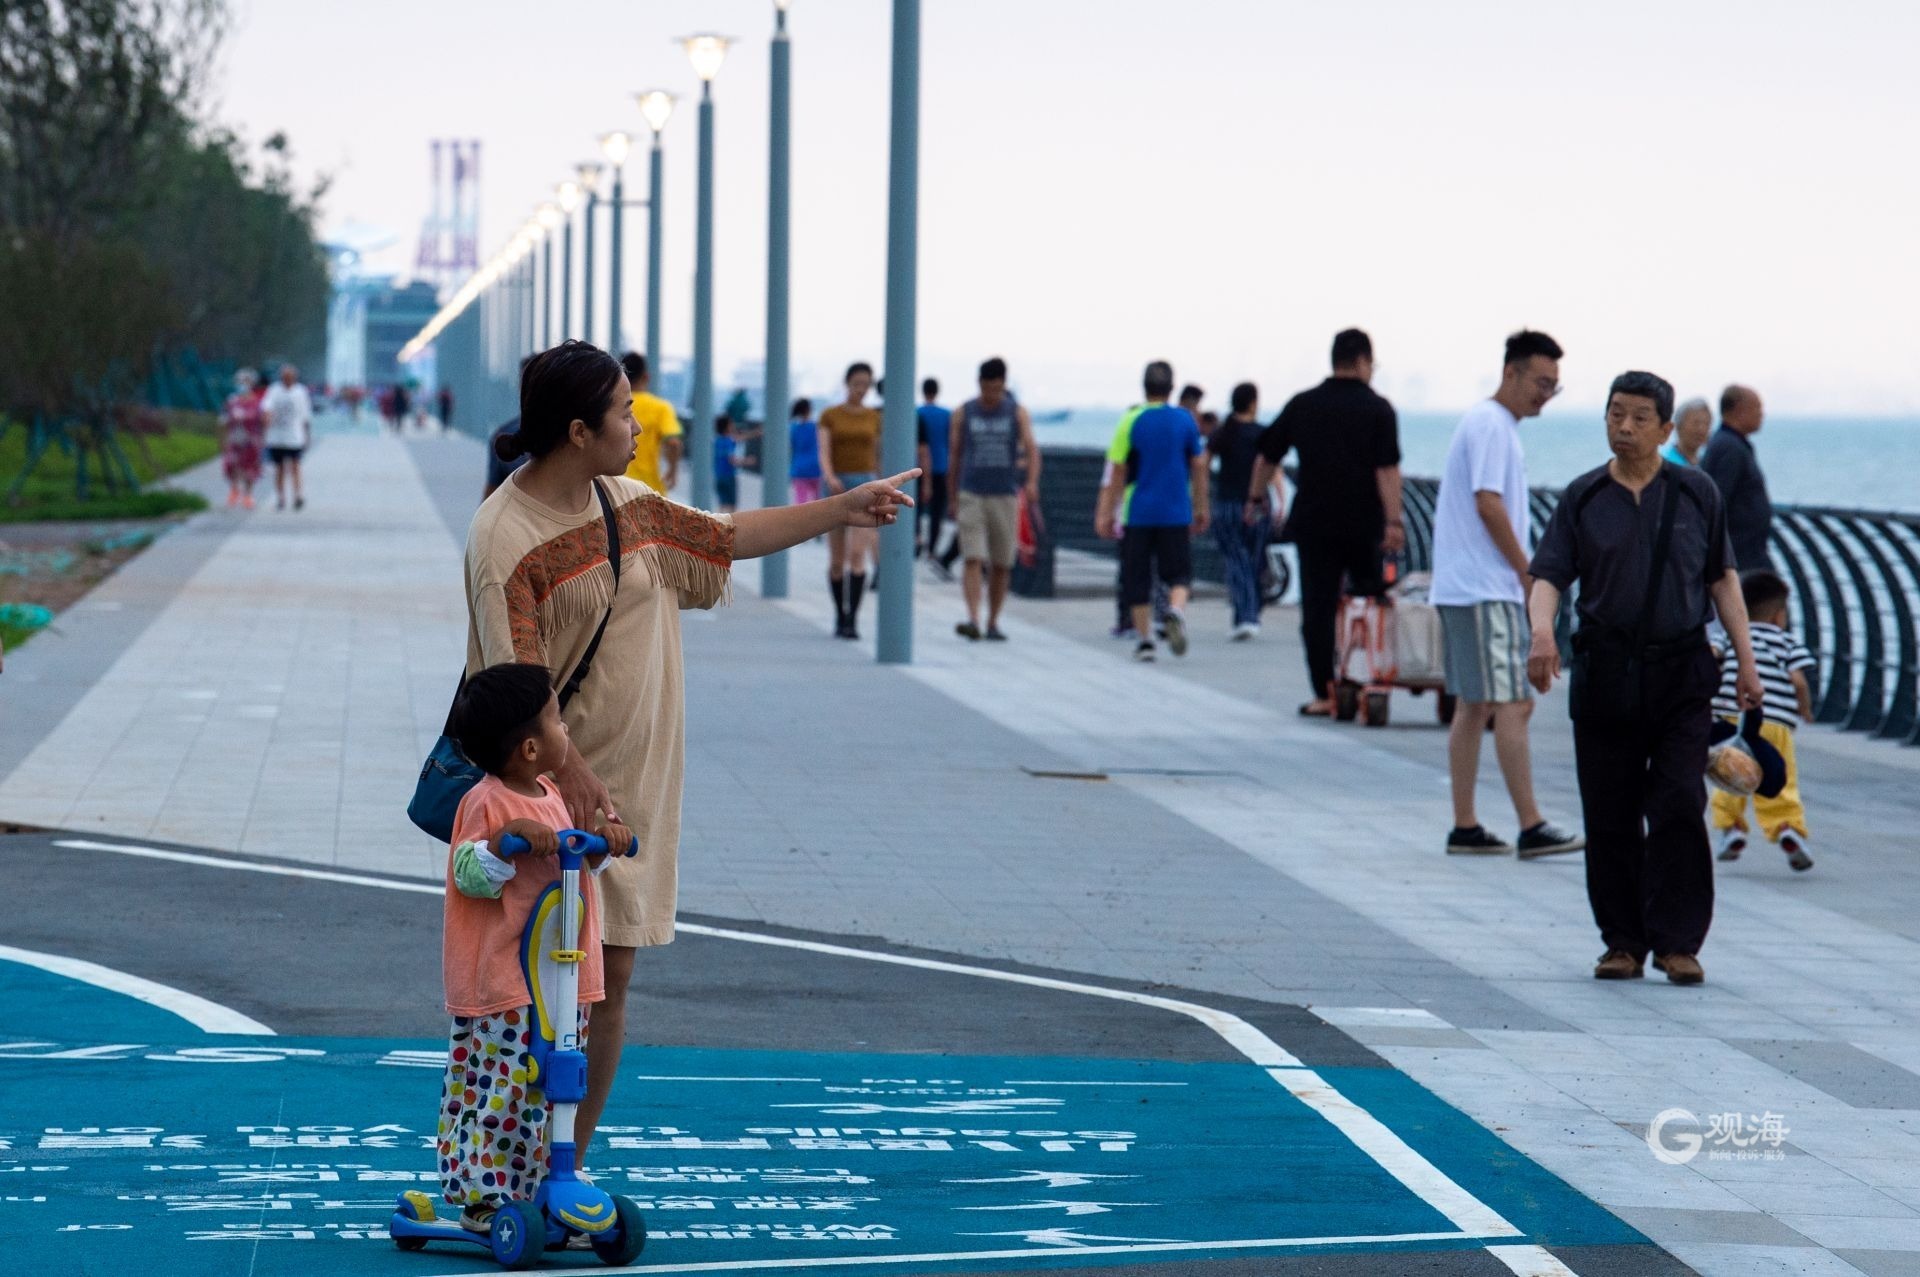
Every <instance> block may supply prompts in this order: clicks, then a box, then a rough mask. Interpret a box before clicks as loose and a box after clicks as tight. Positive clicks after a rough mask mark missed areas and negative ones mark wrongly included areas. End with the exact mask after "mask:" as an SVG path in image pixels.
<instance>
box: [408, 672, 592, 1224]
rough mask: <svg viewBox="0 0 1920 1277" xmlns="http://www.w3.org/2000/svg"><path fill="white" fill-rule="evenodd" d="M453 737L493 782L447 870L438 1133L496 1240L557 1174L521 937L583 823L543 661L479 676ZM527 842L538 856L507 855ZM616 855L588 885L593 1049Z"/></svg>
mask: <svg viewBox="0 0 1920 1277" xmlns="http://www.w3.org/2000/svg"><path fill="white" fill-rule="evenodd" d="M449 727H450V734H451V735H452V736H453V738H454V740H455V741H456V742H458V744H459V746H460V748H461V751H462V752H464V753H465V754H466V756H467V758H468V759H469V760H471V761H472V762H473V764H474V765H475V766H476V767H479V768H481V769H482V770H484V771H485V772H486V773H487V775H486V777H485V779H483V780H482V781H481V782H480V783H479V784H478V785H475V786H474V787H473V788H472V789H471V790H469V791H468V793H467V795H466V797H465V798H463V799H461V801H460V809H459V813H458V814H457V815H456V816H455V818H454V824H453V839H452V854H451V855H450V856H449V857H448V860H447V894H446V934H445V938H444V941H443V947H442V954H441V962H442V972H443V975H444V978H445V982H446V1004H447V1010H448V1011H449V1012H450V1013H451V1014H452V1016H453V1034H452V1041H451V1042H450V1044H449V1046H448V1051H447V1075H446V1085H445V1088H444V1090H443V1092H442V1094H441V1099H440V1114H439V1123H438V1151H439V1158H440V1188H441V1193H442V1195H443V1196H444V1197H445V1199H446V1201H447V1202H448V1203H450V1204H452V1205H454V1206H458V1207H460V1208H461V1214H460V1226H461V1227H462V1228H465V1229H467V1230H469V1231H471V1232H476V1233H482V1234H484V1233H486V1232H487V1230H488V1227H489V1225H490V1224H491V1222H492V1219H493V1214H494V1211H495V1210H496V1209H497V1208H498V1207H499V1206H500V1204H501V1203H502V1202H504V1201H509V1200H513V1199H516V1198H519V1199H524V1198H530V1197H532V1196H533V1193H534V1190H535V1189H536V1188H538V1187H539V1185H540V1182H541V1181H542V1180H543V1179H544V1178H545V1177H546V1173H547V1149H546V1127H547V1101H546V1097H545V1096H544V1095H543V1094H541V1091H540V1088H539V1087H537V1086H534V1085H530V1084H529V1083H528V1080H527V1073H528V1070H527V1043H528V1025H529V1024H530V1023H531V1020H532V1010H531V1008H532V1003H533V994H532V992H531V991H530V990H529V989H528V988H527V981H526V977H525V976H524V975H523V974H522V972H521V969H520V941H521V935H522V932H523V930H524V928H525V926H526V923H527V917H528V915H529V914H530V913H531V912H532V910H533V907H534V904H535V902H536V901H537V900H538V899H539V897H540V894H541V892H542V891H543V890H544V889H545V888H546V886H547V884H549V883H551V882H554V881H556V880H558V878H559V869H558V868H557V867H556V861H555V860H554V855H555V853H556V852H557V851H558V850H559V839H558V838H557V837H556V836H555V832H554V831H555V830H559V829H566V828H568V827H569V826H570V824H571V823H572V822H571V821H570V820H569V818H568V815H567V806H566V803H565V802H564V801H562V799H561V797H560V791H559V790H558V789H556V788H555V787H554V784H553V782H552V781H551V780H549V779H548V778H547V775H546V774H547V773H548V772H550V771H552V770H553V769H554V768H556V767H558V766H559V765H560V763H561V762H562V760H564V759H565V758H566V756H567V750H568V744H567V728H566V724H564V723H562V722H561V721H560V704H559V701H558V699H557V698H556V697H555V696H554V693H553V686H552V676H551V675H550V674H549V672H548V671H547V670H546V668H545V667H543V666H539V665H495V666H492V667H491V668H488V669H484V670H482V671H480V672H479V673H478V674H475V675H474V676H473V677H472V678H470V679H468V680H467V682H466V685H465V687H463V688H462V689H461V691H460V695H459V698H458V699H457V700H456V701H455V702H454V707H453V714H452V717H451V720H450V724H449ZM593 832H594V833H597V834H599V835H600V836H601V837H603V838H605V839H606V840H607V845H608V846H611V847H624V846H626V845H627V843H628V841H629V839H630V835H629V834H628V832H627V830H626V829H624V828H622V827H621V826H619V825H613V824H609V825H605V826H602V827H601V828H599V829H596V830H594V831H593ZM508 834H514V835H517V836H519V837H521V838H524V839H526V840H527V842H528V844H529V845H530V851H529V853H528V854H526V855H521V856H516V857H514V858H513V859H511V860H507V859H504V858H502V857H501V856H499V855H496V854H495V852H494V850H493V849H494V848H496V847H498V846H499V845H500V839H501V838H503V837H504V836H506V835H508ZM605 861H606V857H604V856H593V857H589V860H588V863H589V865H590V867H591V869H592V871H593V872H592V873H591V874H588V875H584V876H583V877H582V880H581V883H580V892H581V899H582V902H583V905H584V914H585V916H584V918H583V920H582V925H581V929H580V948H581V949H582V950H583V951H584V953H585V954H586V957H585V960H584V961H583V962H582V963H581V964H580V1012H579V1014H580V1018H579V1031H580V1041H581V1044H582V1046H583V1047H584V1045H585V1043H586V1035H587V1004H588V1003H590V1002H599V1001H601V1000H603V999H604V998H605V996H606V993H605V980H604V975H603V971H602V965H601V957H600V910H599V905H598V902H597V900H596V899H595V892H594V889H593V881H592V879H593V875H595V874H598V873H599V872H600V870H601V869H602V868H604V866H605Z"/></svg>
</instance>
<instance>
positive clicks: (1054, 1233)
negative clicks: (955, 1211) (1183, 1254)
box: [962, 1228, 1182, 1249]
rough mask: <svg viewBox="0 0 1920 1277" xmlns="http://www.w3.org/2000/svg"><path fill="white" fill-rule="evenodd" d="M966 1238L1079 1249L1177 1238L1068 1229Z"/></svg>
mask: <svg viewBox="0 0 1920 1277" xmlns="http://www.w3.org/2000/svg"><path fill="white" fill-rule="evenodd" d="M962 1235H963V1236H966V1237H1018V1238H1020V1239H1021V1240H1022V1241H1024V1242H1027V1243H1028V1244H1029V1245H1034V1246H1066V1247H1069V1248H1072V1249H1079V1248H1080V1247H1083V1246H1090V1245H1092V1244H1093V1243H1094V1242H1175V1243H1178V1242H1179V1241H1181V1240H1182V1239H1181V1238H1178V1237H1102V1236H1099V1235H1098V1234H1095V1233H1076V1232H1074V1231H1073V1230H1072V1229H1070V1228H1026V1229H1020V1230H1017V1231H1015V1232H1011V1233H965V1234H962Z"/></svg>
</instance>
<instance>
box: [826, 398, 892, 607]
mask: <svg viewBox="0 0 1920 1277" xmlns="http://www.w3.org/2000/svg"><path fill="white" fill-rule="evenodd" d="M872 389H873V365H872V364H866V363H858V364H854V365H852V366H851V367H849V368H848V369H847V398H846V401H845V402H844V403H837V404H835V405H834V406H833V407H831V408H829V409H827V410H826V411H825V412H823V413H821V414H820V479H821V482H822V483H824V484H825V485H826V488H827V491H828V492H829V493H837V492H845V491H847V490H849V489H851V488H857V487H859V486H860V485H861V484H863V483H871V482H873V478H874V475H875V474H876V473H878V471H879V469H880V410H879V409H878V408H869V407H867V392H868V391H869V390H872ZM879 545H880V532H879V530H878V529H877V528H872V527H866V528H856V527H839V526H836V527H835V528H834V529H833V531H831V532H829V533H827V588H828V589H829V590H831V591H832V592H833V610H834V614H835V616H836V617H837V618H838V619H837V620H836V621H835V623H834V627H833V633H834V636H835V637H836V638H843V639H857V638H859V637H860V629H859V626H858V625H857V624H856V622H857V621H858V620H859V617H860V596H861V595H863V594H865V593H866V591H867V568H868V566H869V565H871V564H872V563H873V562H874V552H875V551H876V550H877V549H878V548H879Z"/></svg>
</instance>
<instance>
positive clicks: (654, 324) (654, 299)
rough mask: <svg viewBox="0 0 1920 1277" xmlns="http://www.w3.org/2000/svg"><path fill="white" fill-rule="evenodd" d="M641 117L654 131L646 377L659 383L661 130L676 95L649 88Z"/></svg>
mask: <svg viewBox="0 0 1920 1277" xmlns="http://www.w3.org/2000/svg"><path fill="white" fill-rule="evenodd" d="M638 101H639V103H640V114H641V115H642V116H644V117H645V118H646V121H647V127H648V128H650V129H652V130H653V150H652V152H651V153H650V155H649V156H648V160H647V375H648V376H649V377H651V378H653V384H654V385H656V386H657V385H659V384H660V167H661V166H660V131H661V130H662V129H664V128H666V127H667V117H669V116H671V115H672V114H673V103H674V97H673V94H671V93H668V92H665V91H664V90H661V89H648V90H647V91H646V92H645V93H642V94H640V95H639V96H638Z"/></svg>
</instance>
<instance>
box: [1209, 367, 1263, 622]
mask: <svg viewBox="0 0 1920 1277" xmlns="http://www.w3.org/2000/svg"><path fill="white" fill-rule="evenodd" d="M1231 403H1232V405H1233V415H1232V416H1230V417H1228V418H1227V419H1226V420H1225V421H1223V422H1221V423H1220V424H1219V425H1218V426H1216V427H1215V428H1214V431H1213V433H1212V434H1210V435H1208V436H1207V451H1208V452H1210V453H1212V454H1213V455H1214V456H1216V457H1218V458H1219V459H1220V468H1219V469H1218V470H1216V471H1215V472H1214V475H1213V540H1214V543H1215V544H1216V545H1218V546H1219V547H1220V556H1221V558H1222V559H1224V560H1225V561H1226V565H1227V602H1228V603H1229V604H1230V605H1231V606H1232V608H1233V631H1232V633H1233V639H1234V641H1235V642H1244V641H1246V640H1247V639H1250V638H1253V637H1254V636H1255V635H1257V634H1259V633H1260V556H1261V554H1262V553H1263V552H1264V551H1265V550H1266V545H1267V532H1268V528H1269V526H1270V523H1271V520H1272V518H1273V514H1272V510H1271V508H1270V507H1269V506H1268V504H1267V490H1266V489H1265V488H1261V489H1260V490H1259V491H1257V492H1256V491H1254V490H1253V467H1254V462H1255V461H1256V460H1258V458H1259V456H1260V438H1261V436H1262V435H1263V434H1265V431H1264V430H1262V429H1261V427H1260V422H1259V419H1258V417H1259V412H1260V391H1259V390H1258V388H1256V387H1255V386H1254V384H1253V383H1252V382H1250V381H1243V382H1241V383H1240V384H1239V385H1237V386H1235V387H1234V388H1233V398H1232V400H1231ZM1269 469H1271V467H1269Z"/></svg>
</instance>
